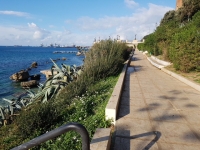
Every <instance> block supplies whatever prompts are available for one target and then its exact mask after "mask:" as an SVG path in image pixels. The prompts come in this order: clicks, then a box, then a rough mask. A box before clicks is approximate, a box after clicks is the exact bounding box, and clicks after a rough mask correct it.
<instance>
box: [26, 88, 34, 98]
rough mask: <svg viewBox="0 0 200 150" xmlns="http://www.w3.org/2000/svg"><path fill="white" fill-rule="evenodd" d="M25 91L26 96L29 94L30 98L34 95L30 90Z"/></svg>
mask: <svg viewBox="0 0 200 150" xmlns="http://www.w3.org/2000/svg"><path fill="white" fill-rule="evenodd" d="M26 91H27V92H28V96H29V97H30V98H33V97H35V94H34V92H32V91H31V90H26Z"/></svg>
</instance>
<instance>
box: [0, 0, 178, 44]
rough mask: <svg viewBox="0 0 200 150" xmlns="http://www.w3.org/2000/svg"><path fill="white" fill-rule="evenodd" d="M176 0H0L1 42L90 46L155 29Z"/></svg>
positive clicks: (146, 32)
mask: <svg viewBox="0 0 200 150" xmlns="http://www.w3.org/2000/svg"><path fill="white" fill-rule="evenodd" d="M175 5H176V1H175V0H95V1H94V0H48V1H46V0H34V1H33V0H32V1H31V0H0V45H31V46H37V45H38V46H39V45H40V44H42V43H43V44H44V45H49V44H51V43H52V44H55V43H57V44H60V45H73V44H76V45H81V46H87V45H88V46H90V45H92V43H93V41H94V38H96V39H107V38H109V37H111V38H112V39H114V38H117V35H119V36H120V39H122V40H128V41H131V40H133V39H134V38H135V35H137V36H136V37H137V39H138V40H140V39H142V37H143V36H145V35H147V34H149V33H151V32H153V31H154V29H155V27H156V24H159V22H160V20H161V19H162V18H163V16H164V14H165V13H166V12H167V11H169V10H173V9H174V8H175Z"/></svg>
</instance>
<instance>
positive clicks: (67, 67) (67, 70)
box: [62, 64, 71, 74]
mask: <svg viewBox="0 0 200 150" xmlns="http://www.w3.org/2000/svg"><path fill="white" fill-rule="evenodd" d="M62 66H63V67H64V68H65V69H66V71H65V72H67V73H68V74H70V73H71V71H70V66H69V65H65V64H62Z"/></svg>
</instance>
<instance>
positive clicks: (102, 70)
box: [84, 40, 128, 81]
mask: <svg viewBox="0 0 200 150" xmlns="http://www.w3.org/2000/svg"><path fill="white" fill-rule="evenodd" d="M127 49H128V48H127V46H126V45H125V43H120V42H116V41H112V40H105V41H101V42H99V43H95V44H94V45H93V47H92V48H91V49H90V51H89V52H88V53H87V54H86V59H85V63H84V76H86V77H88V78H90V80H93V81H96V80H99V79H102V78H105V77H108V76H110V75H115V74H116V73H117V72H118V71H119V69H120V66H121V65H122V63H123V62H124V61H125V59H127V58H124V56H125V53H127ZM126 57H127V56H126Z"/></svg>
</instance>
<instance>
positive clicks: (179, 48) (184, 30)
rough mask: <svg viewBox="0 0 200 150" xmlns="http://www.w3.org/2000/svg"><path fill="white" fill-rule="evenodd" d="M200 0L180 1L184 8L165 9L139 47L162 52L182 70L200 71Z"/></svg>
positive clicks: (153, 52)
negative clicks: (156, 24)
mask: <svg viewBox="0 0 200 150" xmlns="http://www.w3.org/2000/svg"><path fill="white" fill-rule="evenodd" d="M199 10H200V0H183V7H181V8H179V9H178V10H177V11H175V10H172V11H169V12H167V13H166V14H165V15H164V17H163V19H162V20H161V22H160V25H159V26H158V27H157V28H156V30H155V32H153V33H151V34H149V35H147V36H145V37H144V39H145V43H142V44H139V45H138V48H139V49H140V50H148V52H149V53H151V54H153V55H155V56H158V55H162V56H163V58H164V59H165V60H169V61H171V62H172V63H173V65H174V68H175V69H176V70H180V71H182V72H190V71H200V11H199Z"/></svg>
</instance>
